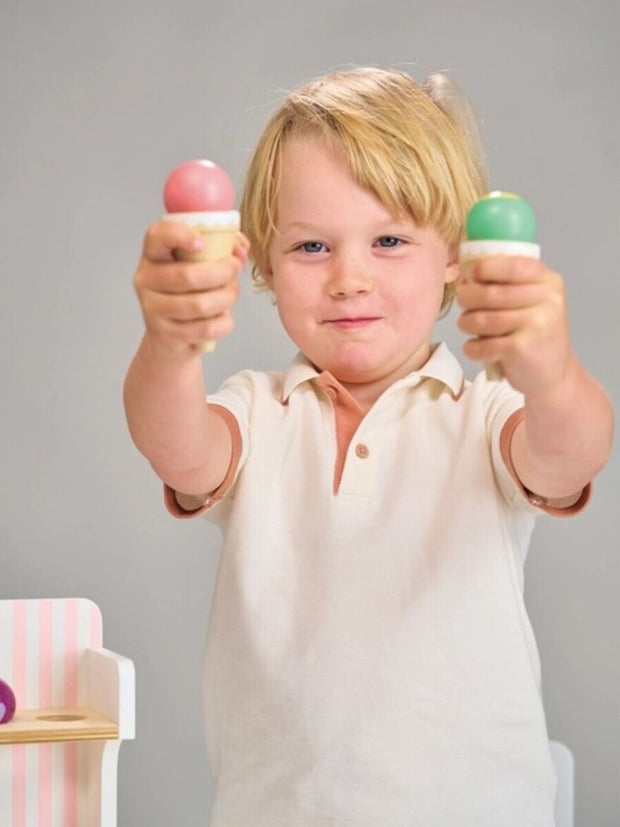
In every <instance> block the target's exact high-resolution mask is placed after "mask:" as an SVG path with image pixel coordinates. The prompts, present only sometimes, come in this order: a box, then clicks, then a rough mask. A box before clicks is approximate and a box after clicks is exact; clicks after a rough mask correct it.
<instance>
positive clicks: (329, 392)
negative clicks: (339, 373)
mask: <svg viewBox="0 0 620 827" xmlns="http://www.w3.org/2000/svg"><path fill="white" fill-rule="evenodd" d="M325 393H326V394H327V395H328V396H329V398H330V399H335V398H336V389H335V388H332V387H328V388H326V389H325Z"/></svg>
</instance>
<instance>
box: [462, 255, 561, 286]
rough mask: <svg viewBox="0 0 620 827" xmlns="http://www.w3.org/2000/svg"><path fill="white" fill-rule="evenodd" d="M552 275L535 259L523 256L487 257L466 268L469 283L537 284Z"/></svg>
mask: <svg viewBox="0 0 620 827" xmlns="http://www.w3.org/2000/svg"><path fill="white" fill-rule="evenodd" d="M552 275H555V274H553V273H552V272H551V271H550V270H549V269H548V268H547V266H546V265H545V264H544V263H543V262H542V261H540V260H539V259H535V258H527V257H525V256H489V257H487V258H481V259H478V260H476V261H474V262H472V263H471V264H470V265H469V266H468V267H467V276H468V280H469V281H474V282H496V283H502V284H505V283H526V284H527V283H539V282H541V281H545V280H547V279H548V278H549V277H551V276H552Z"/></svg>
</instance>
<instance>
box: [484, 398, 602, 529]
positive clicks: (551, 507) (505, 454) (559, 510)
mask: <svg viewBox="0 0 620 827" xmlns="http://www.w3.org/2000/svg"><path fill="white" fill-rule="evenodd" d="M524 418H525V411H524V409H523V408H519V410H517V411H515V412H514V413H512V414H511V415H510V416H509V417H508V419H507V420H506V422H505V423H504V426H503V428H502V432H501V435H500V441H499V447H500V452H501V455H502V459H503V460H504V463H505V465H506V468H507V469H508V470H509V472H510V475H511V477H512V478H513V480H514V481H515V482H516V483H517V485H518V486H519V488H520V489H521V491H522V492H523V496H524V497H525V498H526V499H527V500H528V502H529V503H531V505H533V506H535V507H536V508H539V509H540V510H541V511H544V512H545V513H546V514H550V515H552V516H554V517H572V516H573V515H575V514H578V513H579V512H580V511H583V509H584V508H585V507H586V505H587V504H588V503H589V501H590V497H591V496H592V483H588V484H587V485H586V487H585V488H584V489H583V491H582V492H581V494H580V495H579V498H578V499H577V501H576V502H574V503H571V504H570V505H567V506H561V505H558V503H557V501H553V500H549V499H546V498H545V497H541V496H539V495H538V494H535V493H534V492H533V491H530V490H529V489H527V488H526V487H525V486H524V485H523V484H522V482H521V480H520V479H519V475H518V474H517V471H516V469H515V467H514V464H513V462H512V456H511V453H510V446H511V443H512V437H513V434H514V432H515V430H516V429H517V426H518V425H520V424H521V422H523V420H524Z"/></svg>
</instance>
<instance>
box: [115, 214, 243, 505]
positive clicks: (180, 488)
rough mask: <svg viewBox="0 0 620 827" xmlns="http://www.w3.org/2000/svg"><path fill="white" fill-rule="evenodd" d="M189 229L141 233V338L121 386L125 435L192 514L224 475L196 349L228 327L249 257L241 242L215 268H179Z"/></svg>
mask: <svg viewBox="0 0 620 827" xmlns="http://www.w3.org/2000/svg"><path fill="white" fill-rule="evenodd" d="M199 244H200V241H199V240H198V239H197V237H196V236H195V234H194V232H193V231H192V230H191V228H189V227H186V226H184V225H182V224H175V223H170V222H165V221H162V222H159V223H158V224H154V225H153V226H152V227H151V228H150V229H149V230H148V232H147V234H146V236H145V240H144V248H143V252H142V257H141V259H140V263H139V266H138V269H137V271H136V275H135V278H134V286H135V289H136V292H137V295H138V299H139V301H140V305H141V308H142V313H143V316H144V322H145V326H146V331H145V334H144V337H143V339H142V343H141V344H140V347H139V348H138V351H137V353H136V355H135V357H134V359H133V361H132V363H131V365H130V368H129V371H128V373H127V378H126V380H125V387H124V400H125V411H126V414H127V421H128V424H129V430H130V433H131V436H132V438H133V440H134V442H135V444H136V446H137V447H138V449H139V450H140V451H141V452H142V453H143V454H144V456H145V457H146V458H147V459H148V460H149V462H150V463H151V465H152V466H153V468H154V470H155V472H156V473H157V475H158V476H159V477H160V478H161V479H162V480H163V481H164V482H165V483H166V484H167V485H169V486H170V487H171V488H173V489H174V490H175V491H177V492H182V493H180V494H179V496H178V497H177V499H178V500H179V502H180V504H181V505H182V506H184V507H187V508H188V509H189V508H192V507H196V505H198V504H199V502H200V500H201V499H204V498H206V495H207V494H208V493H210V492H211V491H214V490H215V489H216V488H217V487H218V486H219V485H220V483H221V482H222V481H223V480H224V477H225V475H226V472H227V470H228V467H229V464H230V459H231V453H232V444H231V438H230V434H229V431H228V428H227V426H226V425H225V423H224V421H223V420H222V419H221V418H220V417H219V416H218V414H217V413H214V412H213V411H212V410H211V409H210V408H209V407H208V406H207V404H206V402H205V397H206V389H205V386H204V379H203V368H202V356H201V345H202V343H203V342H205V341H209V340H215V339H219V338H221V337H222V336H225V335H227V334H228V333H230V331H231V330H232V328H233V320H232V316H231V313H230V311H231V309H232V307H233V305H234V303H235V302H236V300H237V296H238V293H239V284H238V277H239V274H240V272H241V269H242V267H243V264H244V262H245V259H246V257H247V242H246V240H245V239H244V237H243V236H241V235H240V237H239V243H238V244H237V246H236V247H235V249H234V251H233V254H232V255H231V256H229V257H228V258H225V259H222V260H221V261H216V262H184V261H177V260H176V259H175V257H174V251H175V250H187V251H194V252H195V251H197V250H198V249H199Z"/></svg>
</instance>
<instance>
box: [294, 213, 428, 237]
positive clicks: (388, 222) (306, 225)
mask: <svg viewBox="0 0 620 827" xmlns="http://www.w3.org/2000/svg"><path fill="white" fill-rule="evenodd" d="M406 224H407V225H409V224H412V225H413V226H414V227H417V224H416V223H415V221H413V219H411V218H407V219H398V218H395V217H390V218H386V219H385V220H384V221H378V222H377V223H376V224H375V225H374V226H375V232H385V231H386V230H391V229H396V228H403V227H404V226H405V225H406ZM321 230H322V225H321V224H319V223H317V222H314V221H304V220H300V221H292V222H291V223H290V224H287V225H286V226H285V227H282V228H280V233H282V234H285V233H289V232H297V231H301V232H310V233H312V232H319V231H321Z"/></svg>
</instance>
